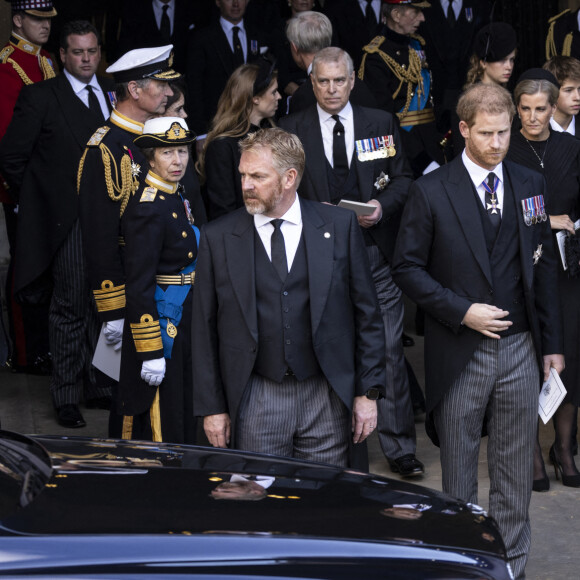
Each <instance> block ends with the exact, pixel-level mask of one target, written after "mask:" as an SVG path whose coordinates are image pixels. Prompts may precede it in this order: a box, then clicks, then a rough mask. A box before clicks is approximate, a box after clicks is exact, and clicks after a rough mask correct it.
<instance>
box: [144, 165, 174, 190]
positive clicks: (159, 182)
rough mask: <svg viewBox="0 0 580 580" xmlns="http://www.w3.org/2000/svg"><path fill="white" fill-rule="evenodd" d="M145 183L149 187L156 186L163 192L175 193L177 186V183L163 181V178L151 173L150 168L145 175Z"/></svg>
mask: <svg viewBox="0 0 580 580" xmlns="http://www.w3.org/2000/svg"><path fill="white" fill-rule="evenodd" d="M145 183H146V184H147V185H150V186H151V187H156V188H157V189H160V190H161V191H163V192H165V193H175V192H176V191H177V186H178V185H179V184H178V183H172V182H170V181H165V179H161V177H159V175H157V174H156V173H153V171H151V170H149V171H148V173H147V175H146V176H145Z"/></svg>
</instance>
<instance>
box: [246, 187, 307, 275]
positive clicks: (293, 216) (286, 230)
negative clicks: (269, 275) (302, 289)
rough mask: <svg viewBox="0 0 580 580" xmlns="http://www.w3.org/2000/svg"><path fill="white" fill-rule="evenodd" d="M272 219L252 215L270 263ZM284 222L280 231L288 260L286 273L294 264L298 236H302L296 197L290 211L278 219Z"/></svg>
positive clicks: (298, 204) (300, 213)
mask: <svg viewBox="0 0 580 580" xmlns="http://www.w3.org/2000/svg"><path fill="white" fill-rule="evenodd" d="M273 219H274V218H271V217H268V216H265V215H263V214H256V215H254V226H255V227H256V230H257V232H258V234H259V236H260V239H261V240H262V243H263V244H264V248H266V253H267V254H268V258H270V261H271V260H272V244H271V240H272V234H273V233H274V226H273V225H272V224H271V223H270V222H271V221H272V220H273ZM280 219H282V220H284V221H283V222H282V225H281V226H280V231H281V232H282V234H283V236H284V246H285V247H286V259H287V260H288V272H290V269H291V268H292V264H293V263H294V256H296V250H297V249H298V244H299V243H300V236H301V235H302V212H301V211H300V202H299V201H298V195H296V198H295V199H294V203H293V204H292V206H291V207H290V209H289V210H288V211H287V212H286V213H285V214H284V215H283V216H282V217H281V218H280Z"/></svg>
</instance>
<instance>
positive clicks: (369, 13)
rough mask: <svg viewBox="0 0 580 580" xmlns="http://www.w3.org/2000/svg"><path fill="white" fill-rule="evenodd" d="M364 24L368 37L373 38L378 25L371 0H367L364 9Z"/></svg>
mask: <svg viewBox="0 0 580 580" xmlns="http://www.w3.org/2000/svg"><path fill="white" fill-rule="evenodd" d="M365 24H366V26H367V30H368V32H369V38H373V37H374V35H375V32H376V30H377V26H378V22H377V15H376V14H375V11H374V9H373V0H367V7H366V9H365Z"/></svg>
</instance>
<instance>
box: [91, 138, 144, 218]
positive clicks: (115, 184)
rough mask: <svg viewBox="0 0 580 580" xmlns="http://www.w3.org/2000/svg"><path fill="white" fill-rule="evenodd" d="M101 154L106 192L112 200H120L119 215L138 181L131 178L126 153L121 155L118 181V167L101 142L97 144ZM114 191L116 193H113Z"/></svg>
mask: <svg viewBox="0 0 580 580" xmlns="http://www.w3.org/2000/svg"><path fill="white" fill-rule="evenodd" d="M99 149H100V150H101V156H102V159H103V166H104V168H105V184H106V186H107V193H108V194H109V198H110V199H111V200H112V201H115V202H117V201H120V202H121V209H120V215H121V216H122V215H123V213H124V212H125V208H126V207H127V204H128V203H129V198H130V196H131V195H132V194H134V193H135V192H136V191H137V187H138V186H139V182H138V181H137V180H136V179H134V178H133V173H132V171H131V158H130V157H129V156H128V155H123V157H121V168H120V169H121V175H120V178H121V179H120V181H119V168H118V167H117V162H116V161H115V158H114V156H113V154H112V153H111V150H110V149H109V148H108V147H107V146H106V145H105V144H103V143H101V144H100V145H99ZM111 160H112V162H113V166H114V168H115V178H114V179H113V174H112V171H111ZM81 161H82V160H81ZM115 192H116V193H115Z"/></svg>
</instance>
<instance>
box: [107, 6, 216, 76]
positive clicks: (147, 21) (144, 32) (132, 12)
mask: <svg viewBox="0 0 580 580" xmlns="http://www.w3.org/2000/svg"><path fill="white" fill-rule="evenodd" d="M208 22H209V10H208V8H207V6H203V2H199V1H196V2H191V0H149V1H146V2H143V0H127V1H126V2H123V12H122V15H121V31H120V33H119V48H118V54H119V56H120V55H122V54H124V53H126V52H128V51H129V50H132V49H134V48H146V47H151V46H163V45H167V44H173V50H174V57H175V60H174V62H173V64H174V66H175V69H176V70H178V71H179V72H181V73H185V67H186V60H187V42H188V37H189V33H190V31H191V30H193V29H194V28H197V27H201V26H203V25H205V24H208Z"/></svg>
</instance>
